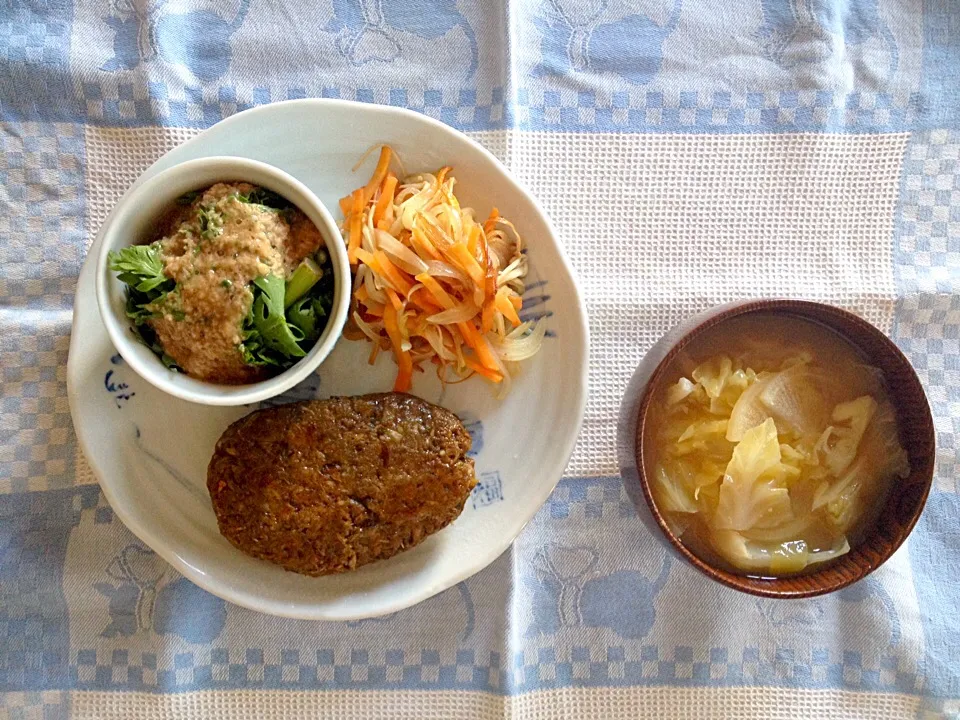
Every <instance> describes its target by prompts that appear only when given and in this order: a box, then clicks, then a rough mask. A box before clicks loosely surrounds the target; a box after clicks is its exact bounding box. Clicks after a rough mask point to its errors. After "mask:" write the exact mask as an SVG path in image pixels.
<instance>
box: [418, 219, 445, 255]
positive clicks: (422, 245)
mask: <svg viewBox="0 0 960 720" xmlns="http://www.w3.org/2000/svg"><path fill="white" fill-rule="evenodd" d="M410 240H411V244H412V245H413V246H414V248H415V249H416V250H417V254H418V255H421V256H423V255H426V256H427V257H429V258H430V259H431V260H442V259H443V256H442V255H440V253H439V252H438V251H437V249H436V248H435V247H434V246H433V243H432V242H430V238H428V237H427V234H426V233H425V232H424V231H423V229H422V228H421V227H419V226H418V225H414V226H413V233H412V235H411V237H410ZM418 245H419V247H417V246H418Z"/></svg>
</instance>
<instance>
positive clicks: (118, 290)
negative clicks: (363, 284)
mask: <svg viewBox="0 0 960 720" xmlns="http://www.w3.org/2000/svg"><path fill="white" fill-rule="evenodd" d="M217 182H248V183H251V184H253V185H258V186H260V187H263V188H267V189H268V190H272V191H273V192H275V193H278V194H279V195H281V196H283V197H284V198H286V199H287V200H289V201H290V202H292V203H293V204H294V205H296V206H297V207H298V208H300V210H302V211H303V213H304V214H305V215H306V216H307V217H308V218H309V219H310V221H311V222H312V223H313V224H314V225H316V226H317V229H318V230H319V231H320V234H321V235H322V236H323V239H324V242H325V243H326V247H327V252H328V253H329V256H330V262H331V265H332V267H333V275H334V291H333V307H332V309H331V313H330V319H329V321H328V322H327V326H326V328H325V329H324V331H323V334H322V335H321V336H320V339H319V340H317V342H316V344H315V345H314V346H313V349H312V350H311V351H310V352H309V353H307V355H306V357H304V358H302V359H301V360H300V361H299V362H298V363H297V364H296V365H294V366H293V367H291V368H289V369H288V370H285V371H284V372H282V373H280V374H279V375H275V376H274V377H272V378H269V379H267V380H262V381H260V382H256V383H250V384H247V385H220V384H217V383H211V382H205V381H203V380H198V379H196V378H192V377H190V376H188V375H185V374H183V373H178V372H175V371H173V370H169V369H167V368H166V367H164V365H163V363H162V362H160V359H159V358H158V357H157V356H156V355H154V354H153V352H152V351H151V350H150V349H149V348H148V347H146V346H145V345H144V344H143V343H141V342H140V341H139V339H138V338H137V337H136V335H135V333H134V331H133V325H132V324H131V322H130V320H129V319H128V318H127V316H126V313H125V308H124V306H125V303H126V286H125V285H124V284H123V283H122V282H120V280H119V279H117V277H116V273H114V272H112V271H111V270H110V269H109V267H108V254H109V253H110V252H111V251H113V250H119V249H120V248H123V247H126V246H128V245H135V244H139V243H141V242H145V241H146V240H148V239H149V235H150V232H151V230H152V229H153V227H154V224H155V223H156V221H157V219H158V218H159V217H160V216H161V215H162V214H163V212H164V211H165V210H167V209H168V208H169V207H170V206H171V205H172V204H173V203H174V202H176V200H177V198H179V197H180V196H181V195H183V194H184V193H186V192H190V191H192V190H200V189H203V188H206V187H209V186H211V185H213V184H214V183H217ZM99 240H100V252H99V255H98V257H97V305H98V306H99V308H100V315H101V317H102V318H103V323H104V325H105V326H106V328H107V333H108V334H109V335H110V340H111V341H112V342H113V344H114V346H115V347H116V348H117V350H118V351H119V353H120V355H122V356H123V359H124V360H126V361H127V363H129V365H130V367H131V368H133V370H134V371H136V372H137V374H138V375H140V376H141V377H142V378H143V379H144V380H146V381H147V382H149V383H150V384H151V385H154V386H155V387H157V388H159V389H160V390H163V391H164V392H166V393H169V394H170V395H173V396H174V397H178V398H181V399H183V400H189V401H191V402H196V403H201V404H204V405H245V404H248V403H254V402H258V401H260V400H265V399H267V398H270V397H273V396H274V395H279V394H280V393H282V392H284V391H286V390H289V389H290V388H291V387H293V386H294V385H296V384H297V383H299V382H301V381H302V380H304V379H305V378H306V377H308V376H309V375H310V374H311V373H312V372H314V371H315V370H316V369H317V367H319V365H320V363H322V362H323V361H324V359H325V358H326V357H327V355H329V354H330V351H331V350H332V349H333V346H334V345H335V344H336V342H337V340H338V339H339V338H340V333H341V331H342V330H343V326H344V323H345V322H346V319H347V310H348V308H349V305H350V265H349V263H348V261H347V252H346V248H345V247H344V242H343V238H342V236H341V235H340V231H339V229H338V228H337V224H336V222H334V220H333V217H332V216H331V215H330V212H329V211H328V210H327V208H326V207H325V206H324V204H323V203H322V202H320V200H319V199H318V198H317V196H316V195H314V194H313V192H311V191H310V190H309V189H308V188H307V187H306V185H304V184H303V183H301V182H300V181H299V180H297V179H296V178H294V177H293V176H292V175H288V174H287V173H285V172H284V171H283V170H280V169H278V168H275V167H273V166H272V165H267V164H266V163H262V162H258V161H256V160H248V159H246V158H240V157H210V158H201V159H198V160H189V161H187V162H184V163H181V164H179V165H175V166H173V167H171V168H169V169H167V170H165V171H163V172H161V173H160V174H158V175H155V176H153V177H151V178H149V179H147V180H143V181H138V182H137V183H136V184H134V186H133V187H132V188H130V190H128V191H127V192H126V194H125V195H124V196H123V197H122V198H121V199H120V201H119V202H118V203H117V205H116V207H115V208H114V209H113V212H112V213H110V216H109V217H108V218H107V220H106V222H105V223H104V225H103V227H102V228H101V230H100V237H99Z"/></svg>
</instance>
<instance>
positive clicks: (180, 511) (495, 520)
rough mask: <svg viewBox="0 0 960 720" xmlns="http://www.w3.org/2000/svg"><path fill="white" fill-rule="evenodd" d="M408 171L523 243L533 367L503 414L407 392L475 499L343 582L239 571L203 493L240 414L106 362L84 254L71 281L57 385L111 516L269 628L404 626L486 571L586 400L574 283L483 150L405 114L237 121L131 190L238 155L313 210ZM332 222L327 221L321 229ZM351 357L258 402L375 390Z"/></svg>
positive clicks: (526, 513)
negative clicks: (462, 455) (287, 624)
mask: <svg viewBox="0 0 960 720" xmlns="http://www.w3.org/2000/svg"><path fill="white" fill-rule="evenodd" d="M384 142H386V143H389V144H390V145H392V146H393V147H394V149H395V150H396V151H397V152H398V153H399V155H400V157H401V158H402V160H403V162H404V165H405V167H406V169H407V171H408V172H412V171H416V170H434V169H436V168H438V167H441V166H443V165H446V164H449V165H452V166H453V168H454V176H455V177H456V178H457V180H458V185H457V194H458V197H459V198H460V199H461V202H462V203H463V204H464V205H467V206H472V207H474V208H475V209H476V210H477V212H478V214H480V215H485V214H486V213H487V212H488V211H489V210H490V208H491V206H494V205H495V206H496V207H498V208H499V209H500V212H501V214H502V215H504V216H505V217H507V218H509V219H511V220H512V221H513V222H514V224H515V225H516V226H517V228H518V229H519V231H520V233H521V234H522V235H523V237H524V239H525V242H526V245H527V248H528V250H529V255H528V257H529V258H530V265H531V271H530V276H529V277H528V281H529V287H528V290H527V293H526V296H525V303H524V312H525V314H527V315H528V316H537V315H540V314H544V313H546V314H548V316H549V319H548V321H547V322H548V329H549V337H548V338H547V339H546V340H545V345H544V347H543V349H542V351H541V352H540V353H539V354H538V355H537V356H535V357H534V358H532V359H531V360H528V361H526V362H525V363H524V364H523V373H522V374H521V375H520V376H519V377H518V378H516V380H515V382H514V385H513V390H512V392H511V393H510V395H509V396H508V397H507V398H506V399H505V400H503V401H498V400H496V399H495V398H494V395H493V392H492V391H491V388H490V386H489V385H488V384H487V383H486V382H485V381H483V380H481V379H479V378H473V379H471V380H469V381H467V382H465V383H461V384H459V385H454V386H449V387H448V388H447V390H446V392H445V393H442V392H441V387H440V384H439V382H437V380H436V378H435V377H434V376H433V374H432V373H425V374H422V375H421V374H418V375H417V376H416V378H415V380H414V385H413V393H414V394H416V395H419V396H421V397H423V398H425V399H427V400H430V401H432V402H437V403H439V404H441V405H443V406H444V407H447V408H449V409H450V410H453V411H454V412H456V413H457V414H458V415H459V416H460V417H461V419H463V420H464V423H465V424H466V425H467V427H468V429H469V430H470V431H471V434H472V435H473V436H474V451H475V460H476V468H477V476H478V478H479V480H480V482H479V484H478V487H477V489H476V490H475V491H474V493H473V495H472V496H471V498H470V499H469V500H468V501H467V504H466V507H465V509H464V511H463V514H462V515H461V516H460V517H459V518H458V519H457V520H456V521H455V522H454V523H453V524H452V525H450V526H449V527H447V528H445V529H444V530H442V531H441V532H439V533H437V534H436V535H433V536H432V537H430V538H428V539H427V540H426V541H424V542H423V543H421V544H420V545H419V546H417V547H415V548H413V549H412V550H409V551H407V552H404V553H401V554H400V555H397V556H396V557H393V558H391V559H389V560H385V561H381V562H377V563H374V564H372V565H368V566H365V567H363V568H360V569H359V570H357V571H355V572H351V573H346V574H343V575H335V576H328V577H322V578H310V577H304V576H301V575H296V574H294V573H290V572H286V571H284V570H282V569H281V568H279V567H277V566H274V565H271V564H269V563H267V562H264V561H261V560H256V559H254V558H250V557H248V556H246V555H244V554H243V553H241V552H240V551H239V550H237V549H235V548H234V547H233V546H232V545H230V544H229V543H228V542H227V541H226V540H225V539H224V538H223V537H221V536H220V534H219V532H218V530H217V522H216V517H215V516H214V513H213V509H212V507H211V505H210V498H209V496H208V494H207V490H206V469H207V463H208V461H209V459H210V456H211V454H212V452H213V447H214V444H215V442H216V440H217V438H218V437H219V436H220V433H221V432H223V430H224V429H225V428H226V427H227V425H229V424H230V423H231V422H233V421H234V420H236V419H237V418H239V417H241V416H243V415H245V414H246V413H248V412H250V411H251V410H252V409H254V406H247V407H243V406H241V407H233V408H223V407H209V406H202V405H196V404H191V403H188V402H185V401H182V400H178V399H175V398H173V397H171V396H168V395H165V394H163V393H162V392H160V391H159V390H157V389H155V388H154V387H153V386H151V385H150V384H149V383H147V382H146V381H144V380H143V379H142V378H140V377H139V376H137V375H136V374H135V373H134V372H133V371H132V370H131V369H130V368H129V367H128V366H127V365H125V364H124V363H123V361H122V359H121V358H120V357H119V355H117V354H116V351H115V350H114V348H113V346H112V345H111V344H110V340H109V338H108V336H107V333H106V330H105V328H104V326H103V323H102V322H101V320H100V315H99V313H98V311H97V304H96V298H95V292H94V276H95V274H96V273H95V268H94V267H93V263H94V262H95V258H96V257H97V250H98V247H99V242H100V240H99V238H98V239H97V240H96V241H95V242H94V245H93V247H92V248H91V249H90V252H89V254H88V260H87V262H86V263H85V265H84V267H83V270H82V272H81V273H80V281H79V285H78V288H77V297H76V303H75V311H74V323H73V335H72V338H71V343H70V358H69V362H68V368H67V383H68V391H69V398H70V409H71V412H72V414H73V421H74V425H75V427H76V431H77V436H78V438H79V441H80V446H81V447H82V449H83V451H84V453H85V454H86V457H87V460H88V461H89V462H90V465H91V466H92V468H93V470H94V472H95V473H96V475H97V477H98V478H99V480H100V484H101V486H102V487H103V491H104V494H105V495H106V496H107V499H108V500H109V501H110V504H111V505H112V506H113V509H114V510H115V512H116V513H117V515H118V516H119V517H120V518H121V519H122V520H123V522H124V523H126V525H127V527H129V528H130V529H131V530H132V531H133V532H134V533H135V534H136V535H137V536H139V537H140V539H142V540H143V541H144V542H145V543H146V544H147V545H149V546H150V547H151V548H153V549H154V550H155V551H156V552H157V553H159V554H160V555H161V556H162V557H163V558H165V559H166V560H167V561H168V562H170V563H171V564H172V565H173V566H174V567H176V568H177V570H179V571H180V572H181V573H183V574H184V575H185V576H186V577H188V578H189V579H190V580H192V581H193V582H195V583H197V584H198V585H200V586H201V587H203V588H205V589H206V590H208V591H210V592H212V593H214V594H216V595H219V596H220V597H222V598H224V599H226V600H230V601H232V602H235V603H237V604H239V605H243V606H245V607H248V608H252V609H255V610H260V611H262V612H266V613H271V614H274V615H283V616H288V617H296V618H306V619H324V620H347V619H358V618H365V617H372V616H376V615H382V614H385V613H389V612H394V611H396V610H400V609H403V608H405V607H408V606H410V605H413V604H414V603H417V602H419V601H421V600H425V599H426V598H428V597H430V596H432V595H435V594H436V593H439V592H440V591H442V590H445V589H446V588H448V587H451V586H452V585H454V584H456V583H457V582H459V581H461V580H464V579H466V578H468V577H470V576H471V575H473V574H474V573H476V572H478V571H479V570H481V569H483V568H484V567H486V566H487V565H488V564H490V563H491V562H492V561H493V560H494V559H496V558H497V556H499V555H500V554H501V553H502V552H503V551H504V550H506V548H507V547H508V546H509V545H510V543H511V542H512V541H513V540H514V538H516V536H517V535H518V534H519V533H520V531H521V530H522V529H523V527H524V525H525V524H526V523H527V522H528V521H529V520H530V518H531V517H533V515H534V513H536V511H537V510H538V508H540V506H541V505H542V504H543V503H544V501H545V500H546V499H547V496H548V495H549V494H550V492H551V491H552V490H553V488H554V486H555V485H556V483H557V481H558V480H559V479H560V476H561V474H562V472H563V469H564V467H565V465H566V463H567V460H568V459H569V457H570V453H571V452H572V451H573V446H574V442H575V441H576V438H577V435H578V433H579V430H580V424H581V421H582V419H583V412H584V405H585V402H586V396H587V346H588V339H587V323H586V313H585V310H584V307H583V304H582V301H581V300H580V297H579V294H578V292H577V284H576V280H575V278H574V275H573V271H572V270H571V268H570V265H569V263H568V262H567V259H566V256H565V254H564V252H563V248H562V247H561V245H560V243H559V241H558V240H557V238H556V236H555V234H554V232H553V230H552V228H551V227H550V223H549V221H548V220H547V218H546V216H545V215H544V213H543V212H542V211H541V210H540V208H539V207H538V206H537V203H536V202H535V201H534V200H533V198H532V197H530V195H529V194H528V193H527V192H526V191H525V190H524V189H523V188H522V187H520V186H519V185H518V184H517V183H516V181H514V180H513V179H512V178H511V177H510V175H509V174H508V173H507V171H506V170H505V169H504V168H503V166H502V165H501V164H500V163H499V162H498V161H497V160H496V159H495V158H494V157H493V156H492V155H490V153H488V152H487V151H486V150H484V149H483V148H481V147H480V146H479V145H477V144H476V143H474V142H473V141H471V140H470V139H469V138H467V137H465V136H464V135H462V134H461V133H459V132H457V131H455V130H453V129H451V128H449V127H447V126H446V125H443V124H442V123H440V122H437V121H435V120H431V119H430V118H427V117H425V116H422V115H419V114H417V113H414V112H410V111H407V110H400V109H396V108H388V107H381V106H375V105H366V104H361V103H352V102H346V101H338V100H296V101H290V102H283V103H277V104H274V105H267V106H263V107H260V108H256V109H253V110H249V111H246V112H243V113H240V114H238V115H235V116H233V117H231V118H229V119H227V120H224V121H223V122H221V123H218V124H217V125H215V126H214V127H212V128H210V129H209V130H207V131H206V132H204V133H202V134H201V135H199V136H197V137H196V138H194V139H193V140H191V141H189V142H187V143H185V144H183V145H182V146H180V147H179V148H177V149H176V150H173V151H172V152H170V153H168V154H167V155H165V156H164V157H163V158H161V159H160V160H159V161H158V162H157V163H155V164H154V165H153V166H152V167H151V168H150V169H148V170H147V171H146V172H145V173H144V175H143V176H142V177H141V178H140V180H138V182H142V181H143V180H144V179H146V178H148V177H150V176H152V175H154V174H156V173H158V172H160V171H161V170H164V169H166V168H168V167H170V166H171V165H173V164H175V163H179V162H183V161H185V160H190V159H194V158H199V157H209V156H216V155H237V156H242V157H247V158H252V159H254V160H261V161H263V162H266V163H270V164H271V165H275V166H276V167H279V168H280V169H282V170H285V171H287V172H288V173H290V174H291V175H293V176H294V177H296V178H297V179H299V180H300V181H301V182H303V183H304V184H305V185H307V186H308V187H309V188H310V189H311V190H313V192H314V193H316V194H317V195H318V196H319V198H320V199H321V200H322V201H323V202H324V203H326V205H327V206H328V207H329V208H332V209H333V208H336V207H337V200H338V199H339V198H340V197H341V196H343V195H345V194H346V193H347V192H349V191H350V190H352V189H353V188H355V187H358V186H359V185H360V184H363V183H365V182H366V180H367V179H368V178H369V175H370V173H371V172H372V168H373V165H374V164H375V160H376V158H375V153H374V157H371V158H370V159H369V160H368V161H367V162H366V163H365V164H364V165H363V166H362V167H361V168H360V169H359V170H358V171H357V172H355V173H354V172H352V171H351V168H352V167H353V165H354V164H355V163H356V161H357V159H358V158H359V157H360V156H361V155H362V154H363V153H364V152H365V151H366V150H367V149H368V148H369V147H370V146H371V145H373V144H375V143H384ZM335 214H336V213H335ZM368 353H369V346H368V344H367V343H366V342H351V341H348V340H343V339H341V340H340V342H339V343H338V344H337V346H336V348H335V349H334V351H333V353H332V354H331V355H330V356H329V357H328V358H327V360H326V361H325V362H324V364H323V365H322V366H321V368H320V370H319V373H318V374H317V375H315V376H312V377H311V378H309V379H308V380H307V381H305V382H304V383H302V384H301V385H299V386H297V387H296V388H294V389H293V390H291V391H289V392H288V393H286V394H285V395H283V396H280V397H279V398H275V399H274V400H273V401H269V402H270V403H278V402H284V401H289V400H293V399H303V398H308V397H328V396H331V395H353V394H360V393H368V392H380V391H386V390H390V389H391V388H392V385H393V378H394V375H395V372H396V366H395V365H394V364H393V362H392V360H391V359H390V358H389V356H388V355H387V354H385V353H383V354H381V355H380V358H379V359H378V361H377V363H376V365H375V366H374V367H370V366H369V365H367V361H366V360H367V356H368Z"/></svg>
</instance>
